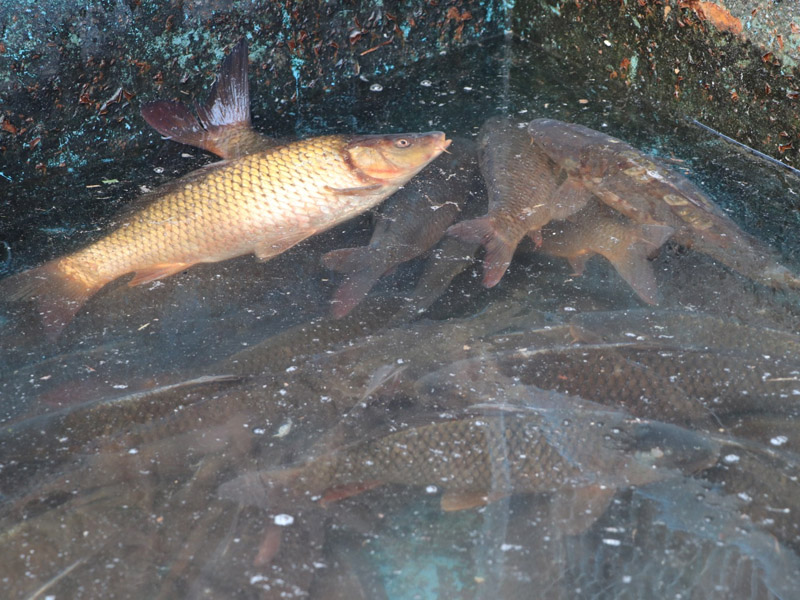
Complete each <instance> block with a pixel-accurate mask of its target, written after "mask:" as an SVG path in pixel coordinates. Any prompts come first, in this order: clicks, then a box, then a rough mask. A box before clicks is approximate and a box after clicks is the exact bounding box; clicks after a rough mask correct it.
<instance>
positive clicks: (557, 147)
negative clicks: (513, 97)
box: [528, 119, 800, 287]
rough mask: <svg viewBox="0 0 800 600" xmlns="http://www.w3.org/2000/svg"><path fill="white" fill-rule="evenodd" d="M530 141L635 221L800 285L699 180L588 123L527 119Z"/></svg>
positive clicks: (752, 274) (753, 271)
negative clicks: (661, 227)
mask: <svg viewBox="0 0 800 600" xmlns="http://www.w3.org/2000/svg"><path fill="white" fill-rule="evenodd" d="M528 132H529V133H530V136H531V139H532V140H533V142H534V144H535V145H536V146H537V147H538V148H540V149H541V150H542V151H544V152H545V153H546V154H547V156H548V157H549V158H550V159H551V160H553V161H555V162H556V163H557V164H558V165H559V166H560V167H562V168H563V169H565V170H566V172H567V174H568V176H569V177H568V178H569V179H571V180H573V181H575V182H577V183H578V184H579V185H582V186H585V188H586V189H587V190H588V191H589V192H591V193H593V194H595V195H596V196H597V197H598V198H600V199H601V200H602V201H603V202H605V203H606V204H607V205H608V206H610V207H611V208H613V209H615V210H617V211H618V212H620V213H622V214H624V215H625V216H627V217H629V218H630V219H632V220H634V221H635V222H637V223H642V224H656V225H667V226H669V227H672V228H673V229H674V230H675V233H674V236H673V237H674V239H675V241H676V242H678V243H679V244H681V245H683V246H686V247H688V248H692V249H694V250H697V251H698V252H702V253H704V254H708V255H709V256H711V257H712V258H714V259H716V260H718V261H720V262H721V263H723V264H724V265H726V266H728V267H730V268H731V269H733V270H734V271H737V272H739V273H741V274H742V275H744V276H746V277H748V278H750V279H752V280H754V281H758V282H760V283H763V284H766V285H770V286H782V285H787V286H790V287H800V278H798V277H797V276H796V275H794V274H793V273H791V272H790V271H789V270H788V269H787V268H786V267H784V266H782V265H780V264H779V263H778V262H777V260H776V259H775V256H774V253H773V252H772V251H771V250H770V249H769V248H768V247H767V246H766V245H764V244H763V243H762V242H760V241H759V240H757V239H755V238H754V237H752V236H751V235H748V234H747V233H745V232H744V231H742V230H741V229H740V228H739V227H738V226H737V225H736V224H735V223H734V222H733V221H732V220H731V219H729V218H728V217H727V216H726V215H725V214H723V213H722V211H721V210H720V209H719V208H718V207H717V206H716V205H715V204H714V203H713V202H712V201H711V199H709V198H708V197H707V196H706V195H705V194H704V193H703V192H702V191H701V190H700V189H699V188H698V187H697V186H695V185H694V184H693V183H691V182H690V181H689V180H688V179H686V178H685V177H683V176H681V175H679V174H677V173H675V172H673V171H670V170H669V169H667V168H666V167H664V166H662V165H660V164H658V163H656V162H654V161H653V160H651V159H650V158H648V157H647V156H646V155H645V154H643V153H642V152H640V151H639V150H637V149H636V148H634V147H633V146H630V145H629V144H626V143H625V142H623V141H622V140H619V139H617V138H614V137H611V136H609V135H606V134H604V133H600V132H599V131H594V130H593V129H589V128H588V127H583V126H581V125H575V124H574V123H564V122H561V121H556V120H553V119H535V120H533V121H531V122H530V124H529V125H528Z"/></svg>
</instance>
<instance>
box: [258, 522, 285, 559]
mask: <svg viewBox="0 0 800 600" xmlns="http://www.w3.org/2000/svg"><path fill="white" fill-rule="evenodd" d="M282 542H283V528H282V527H278V526H277V525H272V524H270V525H267V527H266V528H265V529H264V535H263V536H262V538H261V543H260V544H259V545H258V554H257V555H256V557H255V558H254V559H253V566H254V567H266V566H267V565H269V564H270V563H272V559H274V558H275V557H276V556H277V555H278V552H279V551H280V549H281V543H282Z"/></svg>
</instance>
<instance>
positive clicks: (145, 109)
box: [141, 39, 278, 158]
mask: <svg viewBox="0 0 800 600" xmlns="http://www.w3.org/2000/svg"><path fill="white" fill-rule="evenodd" d="M196 111H197V116H195V115H194V114H193V113H192V111H191V109H190V108H189V107H188V106H186V105H185V104H183V103H182V102H172V101H169V100H157V101H155V102H148V103H147V104H144V105H143V106H142V109H141V112H142V117H144V120H145V121H147V123H148V125H150V126H151V127H152V128H153V129H155V130H156V131H158V132H159V133H160V134H161V135H163V136H164V137H165V138H167V139H170V140H174V141H176V142H180V143H182V144H188V145H189V146H197V147H198V148H202V149H203V150H207V151H208V152H212V153H214V154H216V155H217V156H221V157H222V158H239V157H241V156H245V155H247V154H255V153H257V152H263V151H264V150H267V149H269V148H272V147H274V146H277V145H278V142H277V141H276V140H274V139H272V138H269V137H267V136H265V135H261V134H260V133H258V132H256V131H254V130H253V128H252V127H251V125H250V87H249V83H248V80H247V41H246V40H244V39H243V40H241V41H240V42H239V43H238V44H236V46H234V47H233V50H231V52H230V54H228V56H227V57H226V58H225V60H224V61H223V63H222V65H221V66H220V70H219V75H217V80H216V81H215V82H214V85H213V86H212V87H211V92H210V93H209V96H208V99H207V100H206V102H205V103H204V104H203V105H202V106H196Z"/></svg>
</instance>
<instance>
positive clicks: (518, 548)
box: [500, 544, 522, 552]
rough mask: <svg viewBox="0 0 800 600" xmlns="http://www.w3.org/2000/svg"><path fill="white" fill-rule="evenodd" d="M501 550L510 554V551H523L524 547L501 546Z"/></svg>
mask: <svg viewBox="0 0 800 600" xmlns="http://www.w3.org/2000/svg"><path fill="white" fill-rule="evenodd" d="M500 550H502V551H503V552H508V551H509V550H522V546H519V545H517V544H502V545H501V546H500Z"/></svg>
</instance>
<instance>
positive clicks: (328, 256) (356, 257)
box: [322, 246, 370, 273]
mask: <svg viewBox="0 0 800 600" xmlns="http://www.w3.org/2000/svg"><path fill="white" fill-rule="evenodd" d="M369 250H370V248H369V246H358V247H355V248H339V249H338V250H331V251H330V252H326V253H325V254H323V255H322V264H323V266H324V267H325V268H326V269H330V270H331V271H336V272H337V273H353V272H355V271H358V270H360V269H362V268H363V267H364V265H365V264H369V255H370V251H369Z"/></svg>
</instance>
